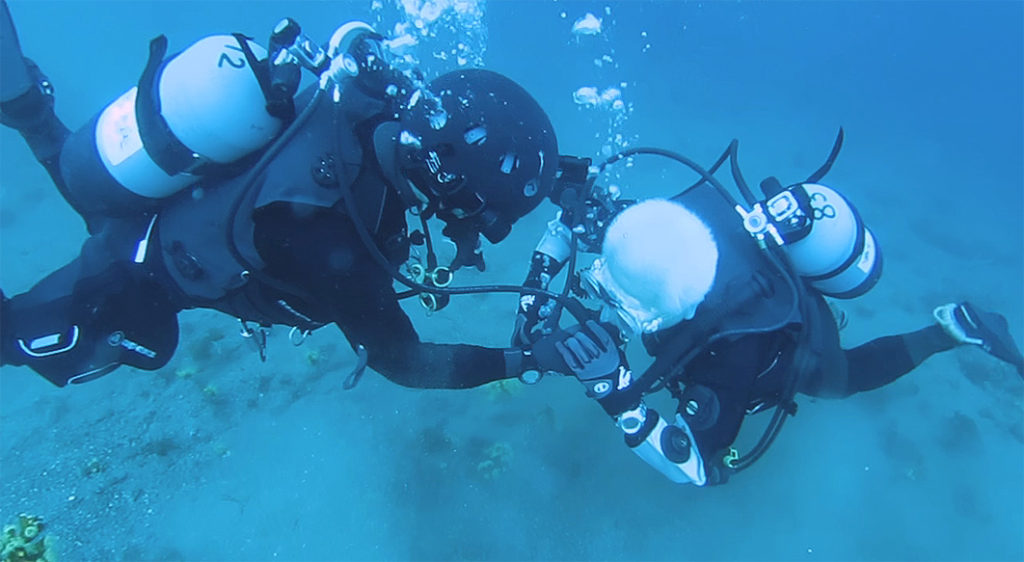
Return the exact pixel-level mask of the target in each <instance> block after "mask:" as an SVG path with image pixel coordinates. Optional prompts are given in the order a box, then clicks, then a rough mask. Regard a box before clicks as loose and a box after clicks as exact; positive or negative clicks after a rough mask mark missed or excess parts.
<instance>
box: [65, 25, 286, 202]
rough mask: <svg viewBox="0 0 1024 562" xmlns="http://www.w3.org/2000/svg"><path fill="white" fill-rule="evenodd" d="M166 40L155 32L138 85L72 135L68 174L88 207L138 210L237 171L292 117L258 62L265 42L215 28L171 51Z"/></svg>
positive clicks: (67, 145) (70, 189) (70, 188)
mask: <svg viewBox="0 0 1024 562" xmlns="http://www.w3.org/2000/svg"><path fill="white" fill-rule="evenodd" d="M166 47H167V40H166V38H165V37H163V36H160V37H158V38H156V39H154V40H153V41H152V42H151V44H150V57H149V62H148V63H147V65H146V69H145V70H144V72H143V73H142V76H141V78H140V79H139V83H138V85H137V86H135V87H133V88H131V89H129V90H128V91H126V92H124V93H123V94H121V95H120V96H118V98H117V99H115V100H114V101H113V102H112V103H110V104H109V105H108V106H107V107H105V108H104V109H103V110H102V111H100V112H99V113H98V114H97V115H96V116H94V117H93V118H92V119H91V120H90V121H89V122H88V123H87V124H86V125H85V126H83V127H82V128H81V129H79V130H78V131H76V132H75V133H73V134H72V135H71V137H70V138H69V139H68V141H67V143H65V146H64V149H63V151H62V154H61V170H62V175H63V177H64V178H66V181H67V187H68V192H69V194H70V196H71V198H72V199H74V200H75V201H76V203H78V204H79V205H80V206H81V208H83V209H84V210H86V211H89V212H99V213H103V214H106V215H108V216H123V215H127V214H137V213H138V212H139V211H140V210H146V209H149V208H152V207H154V206H155V205H156V204H158V202H159V201H160V200H161V199H164V198H166V197H169V196H171V195H173V194H175V193H177V192H178V191H180V190H182V189H184V188H185V187H187V186H189V185H192V184H194V183H196V182H197V181H199V180H200V179H201V178H202V177H204V176H210V175H215V174H221V175H230V171H231V168H230V166H229V165H230V164H231V163H233V162H237V161H239V160H240V159H242V158H244V157H245V156H247V155H249V154H252V153H253V152H255V151H257V150H259V149H260V148H262V147H264V146H266V145H267V144H268V143H269V142H270V141H271V140H272V139H273V138H274V137H275V136H276V135H277V134H278V132H279V131H280V130H281V128H282V126H283V124H284V120H283V119H282V118H280V117H277V116H274V115H271V113H270V112H269V110H268V98H267V95H266V94H265V92H264V88H263V86H262V85H261V80H260V78H259V76H258V74H257V73H258V72H262V71H264V70H265V69H262V68H259V69H258V68H255V67H254V66H255V65H254V64H253V63H256V62H257V59H265V58H266V55H267V53H266V50H265V49H264V48H263V47H261V46H260V45H258V44H256V43H254V42H252V41H250V40H248V39H247V38H244V37H242V36H240V35H236V36H232V35H213V36H210V37H206V38H204V39H201V40H199V41H197V42H195V43H193V44H192V45H191V46H189V47H188V48H187V49H185V50H184V51H182V52H180V53H178V54H176V55H173V56H171V57H168V58H166V59H165V58H164V54H165V53H166Z"/></svg>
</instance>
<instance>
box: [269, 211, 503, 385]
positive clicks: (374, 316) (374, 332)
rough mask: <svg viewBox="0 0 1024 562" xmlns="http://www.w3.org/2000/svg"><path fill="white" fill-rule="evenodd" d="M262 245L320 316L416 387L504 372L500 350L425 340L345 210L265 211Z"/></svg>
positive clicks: (278, 273)
mask: <svg viewBox="0 0 1024 562" xmlns="http://www.w3.org/2000/svg"><path fill="white" fill-rule="evenodd" d="M256 225H257V226H256V230H257V236H256V245H257V248H258V249H259V252H260V254H261V256H263V258H264V260H265V261H266V262H267V265H268V268H267V271H268V272H269V273H271V274H272V275H274V276H275V277H279V278H281V279H282V280H284V281H287V282H289V283H293V284H295V285H297V286H300V287H301V288H302V289H304V290H305V291H306V292H308V293H309V294H310V295H311V296H312V298H313V299H315V301H316V302H315V304H316V308H317V313H318V314H317V315H316V316H317V317H318V318H317V319H318V320H321V321H330V322H334V323H335V324H336V325H337V326H338V327H339V328H340V329H341V331H342V332H343V333H344V334H345V336H346V338H347V339H348V340H349V343H350V344H351V345H352V347H353V348H355V347H356V346H358V345H362V346H364V347H365V348H366V351H367V355H368V360H369V365H370V367H371V368H373V369H374V370H376V371H377V372H379V373H381V374H382V375H384V376H385V377H387V378H388V379H389V380H391V381H393V382H395V383H397V384H400V385H402V386H408V387H415V388H469V387H474V386H479V385H482V384H485V383H488V382H492V381H495V380H499V379H503V378H506V375H505V359H504V352H503V350H501V349H495V348H485V347H479V346H473V345H462V344H440V343H428V342H423V341H421V340H420V338H419V335H418V334H417V333H416V330H415V329H414V327H413V325H412V322H411V321H410V320H409V317H408V316H406V314H405V312H404V311H403V310H402V308H401V306H399V303H398V300H397V297H396V293H395V290H394V288H393V285H392V279H391V276H390V275H389V274H388V273H387V272H386V271H384V270H383V269H382V268H381V267H380V266H379V265H377V263H376V262H375V261H373V258H372V257H371V256H370V255H369V253H368V252H367V251H366V249H365V248H364V247H363V246H362V244H361V243H360V242H359V239H358V237H357V235H356V233H355V231H354V229H353V227H352V224H351V222H350V221H349V220H348V219H347V218H346V217H345V216H344V215H341V214H340V213H337V212H334V211H329V210H320V211H316V212H313V213H312V214H310V213H296V212H295V211H294V207H286V206H283V205H281V206H272V207H269V208H267V209H264V210H261V211H260V213H259V214H258V215H257V222H256Z"/></svg>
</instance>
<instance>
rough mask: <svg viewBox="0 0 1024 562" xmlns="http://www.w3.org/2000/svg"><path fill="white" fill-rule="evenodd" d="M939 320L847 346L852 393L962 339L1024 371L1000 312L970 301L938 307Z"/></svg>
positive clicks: (896, 374) (869, 387) (890, 379)
mask: <svg viewBox="0 0 1024 562" xmlns="http://www.w3.org/2000/svg"><path fill="white" fill-rule="evenodd" d="M934 316H935V319H936V324H933V325H931V326H927V327H925V328H922V329H920V330H917V331H914V332H910V333H907V334H900V335H895V336H885V337H881V338H878V339H875V340H872V341H870V342H868V343H865V344H863V345H860V346H858V347H855V348H853V349H850V350H846V351H845V362H846V366H847V369H848V371H849V373H850V377H849V388H848V394H854V393H857V392H864V391H867V390H874V389H876V388H880V387H883V386H885V385H887V384H889V383H891V382H893V381H895V380H896V379H898V378H900V377H902V376H903V375H906V374H907V373H909V372H911V371H913V370H914V369H915V368H916V367H917V366H918V365H920V364H921V363H923V362H924V361H925V360H926V359H928V358H929V357H931V356H932V355H935V354H936V353H940V352H943V351H948V350H950V349H953V348H954V347H957V346H958V345H977V346H979V347H981V348H982V349H984V350H985V351H986V352H988V353H989V354H991V355H992V356H994V357H997V358H999V359H1001V360H1003V361H1005V362H1007V363H1009V364H1011V365H1013V366H1014V367H1015V368H1016V369H1017V372H1018V373H1022V372H1024V371H1022V370H1024V359H1022V357H1021V353H1020V350H1019V349H1018V347H1017V344H1016V343H1015V342H1014V341H1013V338H1012V336H1011V335H1010V331H1009V326H1008V324H1007V322H1006V318H1004V317H1003V316H1002V315H1000V314H995V313H991V312H987V311H984V310H981V309H980V308H978V307H976V306H974V305H972V304H971V303H969V302H964V303H960V304H947V305H944V306H940V307H938V308H936V309H935V312H934Z"/></svg>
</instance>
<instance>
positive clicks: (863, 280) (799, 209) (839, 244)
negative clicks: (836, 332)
mask: <svg viewBox="0 0 1024 562" xmlns="http://www.w3.org/2000/svg"><path fill="white" fill-rule="evenodd" d="M761 187H762V189H763V190H764V192H765V194H766V195H767V196H768V199H767V200H766V201H763V202H761V203H759V204H758V205H756V206H755V208H754V211H753V212H751V213H749V214H745V215H744V224H745V226H746V227H747V230H748V231H750V232H751V233H755V234H756V233H760V236H761V237H762V238H763V237H764V236H766V235H769V236H771V237H772V238H774V239H775V242H776V243H777V244H778V245H779V246H781V247H782V248H783V250H784V251H785V252H786V255H787V256H788V258H789V261H790V263H791V264H792V266H793V269H794V270H795V271H796V273H797V274H798V275H800V277H802V278H803V279H804V280H805V281H806V282H807V283H808V284H810V286H811V287H813V288H814V289H815V290H817V291H818V292H820V293H821V294H823V295H825V296H829V297H833V298H838V299H852V298H855V297H859V296H861V295H863V294H864V293H866V292H868V291H869V290H870V289H871V288H872V287H874V286H875V284H877V283H878V280H879V279H880V278H881V275H882V254H881V249H880V248H879V246H878V243H877V241H876V240H875V237H874V235H873V234H872V233H871V230H870V229H868V228H867V226H866V225H865V224H864V221H863V220H862V219H861V217H860V214H859V213H858V212H857V209H856V208H855V207H854V206H853V204H852V203H851V202H850V201H849V200H848V199H846V197H844V196H843V195H842V194H840V193H839V192H838V191H836V190H834V189H832V188H830V187H827V186H824V185H821V184H818V183H812V182H803V183H799V184H796V185H791V186H789V187H787V188H785V189H781V185H780V184H779V183H778V180H777V179H775V178H767V179H766V180H764V182H762V184H761Z"/></svg>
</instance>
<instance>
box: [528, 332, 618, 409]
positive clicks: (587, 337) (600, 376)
mask: <svg viewBox="0 0 1024 562" xmlns="http://www.w3.org/2000/svg"><path fill="white" fill-rule="evenodd" d="M588 332H589V333H588ZM531 353H532V357H533V361H534V362H535V364H536V366H537V369H538V370H540V371H542V372H556V373H562V374H566V375H574V376H575V377H576V378H578V379H579V380H580V382H582V383H583V385H584V386H585V387H586V388H587V395H588V396H590V397H592V398H598V399H601V398H604V397H606V396H608V395H609V394H611V393H612V392H613V391H616V390H622V389H625V388H626V387H627V386H629V384H630V382H631V373H630V371H629V368H628V367H627V364H626V358H625V356H623V355H622V353H621V352H620V351H619V348H618V347H616V342H615V340H614V338H613V337H612V335H611V334H610V333H609V332H608V330H607V329H605V328H604V327H603V326H601V325H600V324H598V323H597V322H594V321H593V320H588V321H587V322H586V324H585V330H584V327H580V326H576V327H574V328H571V329H569V330H559V331H557V332H555V333H553V334H551V335H548V336H544V337H542V338H541V339H539V340H537V342H536V343H534V344H533V346H532V347H531Z"/></svg>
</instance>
